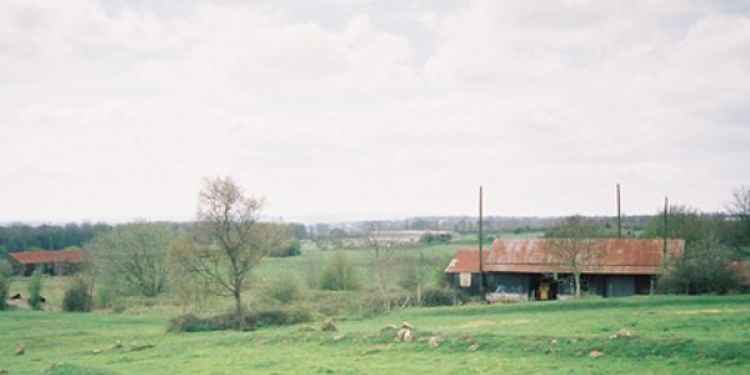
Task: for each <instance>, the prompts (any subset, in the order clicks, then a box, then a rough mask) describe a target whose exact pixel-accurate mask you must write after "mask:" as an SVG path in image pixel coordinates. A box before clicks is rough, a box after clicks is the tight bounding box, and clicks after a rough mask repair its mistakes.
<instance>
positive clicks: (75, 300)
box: [62, 278, 93, 312]
mask: <svg viewBox="0 0 750 375" xmlns="http://www.w3.org/2000/svg"><path fill="white" fill-rule="evenodd" d="M92 305H93V301H92V298H91V292H90V289H89V286H88V284H87V283H86V282H85V281H84V280H83V279H82V278H75V279H73V280H72V281H71V282H70V284H69V285H68V287H67V288H66V289H65V295H64V296H63V302H62V309H63V311H66V312H89V311H91V306H92Z"/></svg>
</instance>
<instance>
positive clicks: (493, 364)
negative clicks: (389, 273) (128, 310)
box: [0, 296, 750, 375]
mask: <svg viewBox="0 0 750 375" xmlns="http://www.w3.org/2000/svg"><path fill="white" fill-rule="evenodd" d="M166 318H167V317H165V316H163V315H160V314H155V313H150V314H144V315H140V316H135V315H128V314H124V315H117V314H109V313H93V314H63V313H55V312H30V311H12V312H0V332H2V335H0V368H4V369H7V370H8V371H9V374H58V375H63V374H64V375H83V374H146V375H147V374H160V375H161V374H216V375H219V374H291V373H299V374H396V373H410V374H417V373H428V372H429V373H430V374H459V373H461V374H489V373H516V374H524V373H548V374H560V373H599V374H612V373H648V374H743V373H745V374H746V373H750V350H748V348H749V347H750V297H748V296H726V297H633V298H623V299H598V300H584V301H575V302H571V301H567V302H548V303H533V304H520V305H493V306H478V305H474V306H464V307H454V308H433V309H408V310H405V311H399V312H395V313H392V314H389V315H384V316H380V317H377V318H374V319H365V320H353V321H341V322H339V323H338V326H339V332H336V333H322V332H320V331H318V330H315V331H307V330H304V329H301V326H292V327H286V328H279V329H262V330H258V331H255V332H248V333H239V332H215V333H193V334H166V333H165V322H166ZM402 320H407V321H409V322H411V323H412V324H413V325H414V326H415V327H416V332H417V336H418V337H423V338H424V337H429V336H433V335H438V336H440V337H442V338H444V339H445V341H444V342H443V343H442V344H441V345H440V347H438V348H431V347H430V346H429V345H428V344H427V343H426V342H423V341H417V342H413V343H396V342H394V341H393V339H392V338H391V336H381V335H380V330H381V328H382V327H384V326H385V325H386V324H390V323H399V322H401V321H402ZM306 327H314V328H317V325H316V324H311V325H307V326H306ZM621 329H627V330H628V331H629V332H630V333H631V334H632V337H622V338H614V339H612V338H610V336H612V335H613V334H615V333H616V332H617V331H618V330H621ZM335 336H339V337H336V338H334V337H335ZM118 340H119V341H121V342H122V344H123V347H122V348H117V349H115V348H113V345H114V344H115V343H116V342H117V341H118ZM472 342H476V343H478V344H479V346H478V349H477V350H476V351H474V352H471V351H469V347H470V344H471V343H472ZM18 343H22V344H24V345H25V346H26V354H25V355H23V356H15V355H14V349H15V346H16V344H18ZM148 345H154V347H150V346H148ZM139 349H140V350H139ZM595 350H596V351H599V352H601V353H603V354H602V355H601V356H600V357H599V358H591V356H590V353H591V352H592V351H595ZM53 364H56V365H55V366H54V367H53V368H51V366H52V365H53Z"/></svg>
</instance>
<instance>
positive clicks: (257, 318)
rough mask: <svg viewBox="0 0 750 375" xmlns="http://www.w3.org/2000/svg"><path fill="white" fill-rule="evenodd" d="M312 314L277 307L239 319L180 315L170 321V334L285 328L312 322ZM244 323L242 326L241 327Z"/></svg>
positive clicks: (218, 316) (230, 315) (253, 312)
mask: <svg viewBox="0 0 750 375" xmlns="http://www.w3.org/2000/svg"><path fill="white" fill-rule="evenodd" d="M312 318H313V316H312V313H311V312H310V311H309V310H308V309H306V308H303V307H299V306H298V307H286V308H284V307H275V308H265V309H260V310H257V311H250V312H245V313H243V315H242V316H241V317H239V318H238V316H237V314H235V313H234V312H229V313H225V314H220V315H215V316H211V317H206V318H201V317H198V316H196V315H194V314H184V315H180V316H178V317H176V318H174V319H172V320H170V321H169V326H168V328H167V331H169V332H206V331H224V330H234V329H238V327H240V326H243V327H245V330H254V329H255V328H256V327H268V326H283V325H290V324H297V323H305V322H309V321H311V320H312ZM241 323H242V325H241Z"/></svg>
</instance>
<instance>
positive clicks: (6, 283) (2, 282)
mask: <svg viewBox="0 0 750 375" xmlns="http://www.w3.org/2000/svg"><path fill="white" fill-rule="evenodd" d="M10 273H11V271H10V265H8V263H6V262H4V261H2V260H0V310H5V309H6V308H8V306H7V300H8V293H9V292H10Z"/></svg>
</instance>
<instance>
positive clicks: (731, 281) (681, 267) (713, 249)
mask: <svg viewBox="0 0 750 375" xmlns="http://www.w3.org/2000/svg"><path fill="white" fill-rule="evenodd" d="M731 260H732V251H731V250H730V249H728V248H726V247H724V246H721V245H720V244H719V243H718V242H717V241H716V240H715V239H713V238H707V239H704V240H700V241H699V242H697V243H695V245H694V246H690V247H688V249H686V251H685V254H684V255H683V256H682V257H680V258H678V259H676V260H675V262H674V264H673V266H672V268H671V269H670V271H669V272H668V273H667V274H665V275H664V276H662V277H661V278H660V279H659V281H658V284H657V289H658V291H659V292H662V293H686V294H702V293H720V294H723V293H727V292H731V291H735V290H739V289H740V288H741V285H740V280H739V278H738V275H737V273H736V272H735V271H734V270H733V269H732V268H731V267H730V265H731Z"/></svg>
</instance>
